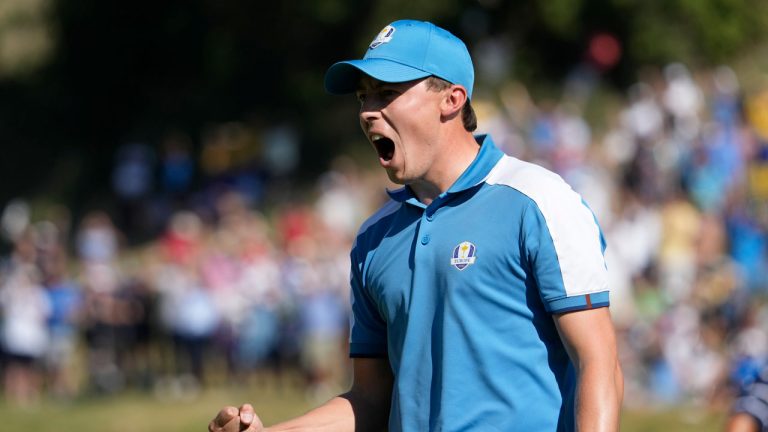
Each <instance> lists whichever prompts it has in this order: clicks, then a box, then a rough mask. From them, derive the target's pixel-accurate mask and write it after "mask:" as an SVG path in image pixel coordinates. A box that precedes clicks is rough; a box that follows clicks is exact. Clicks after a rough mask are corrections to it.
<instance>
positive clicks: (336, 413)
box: [265, 396, 355, 432]
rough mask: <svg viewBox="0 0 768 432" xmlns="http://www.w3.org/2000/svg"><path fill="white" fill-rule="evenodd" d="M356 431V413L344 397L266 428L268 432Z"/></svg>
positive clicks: (336, 398)
mask: <svg viewBox="0 0 768 432" xmlns="http://www.w3.org/2000/svg"><path fill="white" fill-rule="evenodd" d="M354 430H355V412H354V410H353V409H352V404H351V403H350V401H349V399H346V398H345V397H342V396H338V397H335V398H333V399H331V400H329V401H328V402H326V403H325V404H323V405H321V406H319V407H317V408H315V409H313V410H311V411H309V412H307V413H306V414H304V415H302V416H299V417H296V418H294V419H291V420H288V421H285V422H282V423H278V424H276V425H274V426H270V427H267V428H265V431H266V432H280V431H295V432H299V431H312V432H322V431H328V432H334V431H339V432H346V431H350V432H352V431H354Z"/></svg>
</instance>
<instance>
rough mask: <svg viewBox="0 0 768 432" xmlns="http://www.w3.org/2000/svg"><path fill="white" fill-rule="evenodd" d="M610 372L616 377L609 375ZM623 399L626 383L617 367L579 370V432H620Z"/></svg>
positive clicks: (603, 366) (602, 366)
mask: <svg viewBox="0 0 768 432" xmlns="http://www.w3.org/2000/svg"><path fill="white" fill-rule="evenodd" d="M611 369H613V370H614V373H606V371H609V370H611ZM623 395H624V379H623V376H622V373H621V368H620V367H619V365H618V363H616V364H613V365H599V367H598V365H584V367H582V368H580V370H579V379H578V387H577V390H576V426H577V430H579V431H590V432H591V431H595V432H613V431H618V430H619V412H620V411H621V401H622V398H623Z"/></svg>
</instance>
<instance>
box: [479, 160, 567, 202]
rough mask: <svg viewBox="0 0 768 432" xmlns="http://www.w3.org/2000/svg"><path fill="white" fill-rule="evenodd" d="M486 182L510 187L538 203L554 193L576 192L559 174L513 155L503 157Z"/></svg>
mask: <svg viewBox="0 0 768 432" xmlns="http://www.w3.org/2000/svg"><path fill="white" fill-rule="evenodd" d="M485 183H487V184H489V185H499V186H507V187H510V188H512V189H515V190H517V191H519V192H520V193H522V194H524V195H526V196H528V197H529V198H531V199H532V200H533V201H535V202H537V203H538V202H539V201H542V200H544V199H545V198H546V197H548V196H550V195H551V194H553V193H554V194H559V195H560V194H562V195H572V194H575V192H574V191H573V189H572V188H571V186H570V185H569V184H568V183H566V182H565V180H563V178H562V177H560V176H559V175H558V174H556V173H554V172H552V171H550V170H548V169H546V168H544V167H542V166H540V165H536V164H534V163H530V162H525V161H522V160H520V159H517V158H514V157H512V156H504V157H502V158H501V159H500V160H499V162H498V163H497V164H496V166H495V167H494V168H493V169H492V170H491V172H490V173H489V174H488V177H487V178H486V179H485Z"/></svg>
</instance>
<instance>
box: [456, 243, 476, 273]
mask: <svg viewBox="0 0 768 432" xmlns="http://www.w3.org/2000/svg"><path fill="white" fill-rule="evenodd" d="M476 255H477V248H476V247H475V245H474V244H472V243H470V242H468V241H464V242H461V243H459V244H458V246H456V247H455V248H453V255H452V256H451V265H452V266H454V267H456V268H457V269H459V270H464V269H465V268H467V266H470V265H472V264H474V263H475V259H476V258H477V256H476Z"/></svg>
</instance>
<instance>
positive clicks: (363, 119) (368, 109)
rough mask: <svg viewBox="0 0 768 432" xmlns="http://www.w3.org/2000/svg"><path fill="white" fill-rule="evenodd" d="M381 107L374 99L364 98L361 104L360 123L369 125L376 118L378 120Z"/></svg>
mask: <svg viewBox="0 0 768 432" xmlns="http://www.w3.org/2000/svg"><path fill="white" fill-rule="evenodd" d="M371 99H372V98H371ZM379 108H380V106H379V105H378V104H376V103H375V102H374V101H372V100H370V99H366V100H364V101H363V102H362V103H361V104H360V113H359V115H360V123H361V124H362V125H369V124H370V123H372V122H373V121H374V120H376V119H377V118H378V117H379V116H380V115H381V113H380V112H379Z"/></svg>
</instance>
